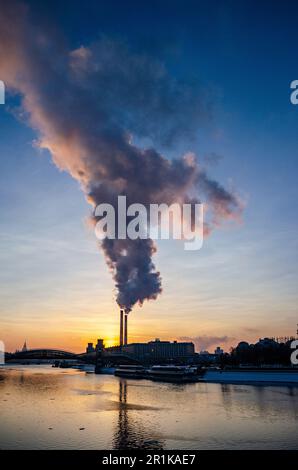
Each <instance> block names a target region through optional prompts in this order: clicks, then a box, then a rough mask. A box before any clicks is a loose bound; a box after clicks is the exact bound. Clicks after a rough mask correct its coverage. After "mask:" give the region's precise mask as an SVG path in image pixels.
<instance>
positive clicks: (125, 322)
mask: <svg viewBox="0 0 298 470" xmlns="http://www.w3.org/2000/svg"><path fill="white" fill-rule="evenodd" d="M127 319H128V313H125V315H124V344H127Z"/></svg>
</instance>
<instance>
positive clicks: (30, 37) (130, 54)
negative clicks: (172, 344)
mask: <svg viewBox="0 0 298 470" xmlns="http://www.w3.org/2000/svg"><path fill="white" fill-rule="evenodd" d="M0 70H1V79H2V80H4V81H5V83H6V85H7V86H8V87H9V88H10V90H11V91H12V92H14V93H16V94H17V95H19V96H20V97H21V107H20V112H19V114H20V117H21V118H22V119H24V120H26V121H27V122H29V124H30V125H31V126H32V127H33V128H34V129H35V130H36V131H37V133H38V145H39V146H40V148H42V149H47V150H48V151H49V152H50V154H51V156H52V159H53V161H54V163H55V164H56V165H57V167H58V168H59V169H61V170H65V171H67V172H68V173H70V174H71V176H72V177H73V178H75V179H76V180H78V181H79V183H80V185H81V187H82V190H83V191H84V193H85V195H86V197H87V199H88V201H89V202H90V203H91V204H92V205H93V207H95V206H97V205H98V204H100V203H102V202H104V203H108V202H110V203H111V204H113V205H114V206H115V201H116V199H117V196H118V195H126V196H127V200H128V202H129V203H134V202H138V203H142V204H144V205H146V206H147V205H148V204H150V203H167V204H171V203H173V202H179V203H183V202H188V201H197V200H203V201H206V203H207V207H208V211H209V218H208V223H206V225H205V233H209V232H210V231H212V229H213V228H214V227H217V226H219V225H220V224H221V223H222V222H223V221H224V220H225V219H232V218H235V217H238V216H239V214H240V212H241V207H240V205H239V203H238V200H237V198H236V197H235V195H234V194H232V193H230V192H228V191H227V190H225V189H224V188H223V187H222V186H221V185H220V184H219V183H217V182H216V181H214V180H212V179H210V178H209V176H208V175H207V173H206V171H205V170H204V169H203V168H201V167H200V165H199V164H198V162H197V160H196V158H195V156H194V155H192V154H187V155H185V156H183V157H182V158H177V159H174V160H173V159H171V160H170V159H167V158H166V157H165V156H164V155H163V154H161V153H160V152H159V151H157V150H156V148H163V149H165V148H167V147H168V146H170V145H173V144H176V143H177V142H179V141H180V140H181V139H186V138H187V139H188V141H189V142H191V139H192V138H193V137H194V135H195V133H196V131H197V129H198V126H200V124H201V123H202V122H203V121H204V120H205V119H206V118H208V113H209V111H208V106H207V105H206V104H205V100H204V96H203V95H204V94H203V93H202V91H200V90H199V89H197V88H196V87H194V86H191V85H189V84H187V83H181V82H179V81H177V80H176V79H174V78H172V77H171V76H170V75H169V73H168V72H167V70H166V69H165V67H164V66H163V65H162V64H161V63H159V62H158V61H156V60H154V59H152V58H151V57H148V56H146V55H145V54H140V53H137V52H135V51H133V50H131V49H130V48H129V47H128V46H127V45H123V44H122V43H119V42H115V41H111V40H110V39H107V38H102V39H101V40H99V41H98V42H97V43H95V44H91V45H89V46H88V47H87V46H86V47H85V46H81V47H79V48H77V49H75V50H71V49H70V48H68V47H67V45H66V44H65V42H64V38H62V37H61V35H60V33H58V32H57V31H53V30H52V29H49V30H48V31H45V30H40V29H38V27H37V26H36V22H35V23H34V24H33V23H32V22H31V21H30V11H28V9H27V7H26V6H24V5H23V4H20V3H15V2H13V1H12V2H6V4H5V5H1V11H0ZM136 142H138V145H137V143H136ZM145 142H146V145H145ZM154 144H155V148H153V145H154ZM102 249H103V251H104V254H105V257H106V260H107V264H108V266H109V267H110V269H111V271H112V273H113V277H114V280H115V284H116V288H117V291H118V295H117V302H118V304H119V305H120V306H121V307H123V308H125V309H126V310H127V311H129V310H130V309H131V308H132V307H133V305H135V304H136V303H140V304H142V303H143V301H144V300H145V299H155V298H156V297H157V295H158V294H159V293H160V292H161V279H160V274H159V273H158V272H156V270H155V266H154V264H153V262H152V255H153V253H154V252H155V250H156V248H155V245H154V243H153V241H152V240H141V239H139V240H108V239H106V240H104V241H103V242H102Z"/></svg>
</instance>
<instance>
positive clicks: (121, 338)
mask: <svg viewBox="0 0 298 470" xmlns="http://www.w3.org/2000/svg"><path fill="white" fill-rule="evenodd" d="M123 314H124V312H123V310H120V346H123Z"/></svg>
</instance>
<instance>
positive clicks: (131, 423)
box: [113, 379, 163, 450]
mask: <svg viewBox="0 0 298 470" xmlns="http://www.w3.org/2000/svg"><path fill="white" fill-rule="evenodd" d="M128 389H129V385H128V383H127V380H126V379H120V380H119V402H118V406H119V410H118V423H117V429H116V432H115V435H114V438H113V448H114V449H159V450H162V449H163V444H162V442H160V441H158V440H156V439H150V435H151V436H152V435H153V432H151V433H150V429H148V428H146V429H145V428H144V426H143V425H142V423H141V420H140V419H138V420H137V419H135V418H133V411H132V410H130V408H129V406H128Z"/></svg>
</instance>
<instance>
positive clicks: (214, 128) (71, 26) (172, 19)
mask: <svg viewBox="0 0 298 470" xmlns="http://www.w3.org/2000/svg"><path fill="white" fill-rule="evenodd" d="M1 3H2V2H1ZM26 3H27V5H28V6H29V8H30V13H29V16H30V25H32V28H34V27H35V25H38V26H39V28H40V29H41V30H43V28H45V29H46V30H47V31H48V30H50V31H51V35H52V36H51V37H53V36H54V37H56V38H58V43H59V44H60V39H59V38H60V35H61V37H63V38H64V39H63V41H64V40H65V41H66V42H67V44H68V46H67V47H68V48H69V50H77V49H79V48H80V47H81V46H84V47H88V46H89V44H90V43H93V42H96V41H98V40H100V39H102V38H105V40H108V41H117V43H125V44H128V45H129V47H130V48H131V49H132V50H133V51H134V53H135V54H142V56H143V55H144V56H145V57H150V60H151V61H157V62H158V63H160V64H163V66H164V67H165V68H166V70H167V71H168V72H169V74H170V75H171V76H172V77H174V79H177V80H185V81H187V82H189V83H191V84H194V90H197V88H196V87H197V84H198V86H199V90H200V91H199V95H200V96H201V94H202V95H203V102H204V103H207V104H208V112H207V113H206V115H205V114H204V113H202V119H201V122H199V123H198V125H197V128H196V129H195V136H196V137H195V139H191V138H189V136H188V134H187V132H185V135H184V134H183V133H182V137H181V136H180V139H179V143H177V145H171V146H170V145H169V146H166V145H164V144H163V145H162V144H161V143H160V142H158V141H157V142H153V145H154V147H155V148H156V149H157V150H158V151H159V152H161V154H162V155H165V156H166V157H167V158H169V159H173V158H175V157H179V156H181V155H183V154H185V153H188V152H192V153H194V154H196V155H197V157H198V160H199V162H200V161H201V162H202V164H204V166H205V167H206V168H207V171H208V174H209V175H211V176H212V178H214V179H215V180H217V181H219V182H220V183H221V184H223V185H224V187H225V188H228V189H229V190H231V191H233V192H236V193H237V195H238V196H239V198H240V199H241V201H242V203H243V204H244V206H245V207H244V211H243V214H242V221H236V222H234V223H230V222H228V223H226V224H222V226H221V227H219V228H218V229H217V230H214V231H213V232H212V234H211V235H210V236H209V237H208V238H206V239H205V240H204V245H203V248H202V249H201V250H200V251H196V252H191V251H190V252H187V251H184V249H183V243H182V242H180V241H166V240H164V241H159V242H157V248H158V250H157V253H156V254H155V255H154V263H155V265H156V268H157V269H158V271H160V273H161V277H162V286H163V292H162V294H161V295H160V296H159V297H158V298H157V299H156V300H151V301H149V302H145V303H144V305H143V306H142V307H139V306H136V307H135V308H134V309H133V311H132V312H131V313H130V315H129V341H130V342H137V341H149V340H151V339H154V338H156V337H157V338H160V339H163V340H174V339H175V340H176V339H177V340H193V341H194V342H195V344H196V348H197V350H198V351H199V350H201V349H209V350H210V351H212V350H213V349H214V348H215V347H216V346H219V345H220V346H222V347H223V348H224V349H225V350H228V349H229V348H230V346H232V345H235V344H237V342H239V341H240V340H247V341H253V342H255V341H256V340H257V339H258V338H259V337H264V336H281V335H291V334H294V333H295V332H296V323H297V318H298V316H297V305H298V298H297V297H298V296H297V285H298V262H297V261H298V256H297V253H298V249H297V248H298V246H297V229H298V210H297V209H298V202H297V201H298V185H297V171H298V152H297V149H298V133H297V124H298V106H294V105H292V104H291V102H290V92H291V91H290V83H291V82H292V80H295V79H298V69H297V59H296V57H297V51H296V44H297V23H296V19H297V13H298V11H297V10H298V5H297V4H296V5H294V3H293V2H291V1H288V2H287V1H285V2H282V3H281V2H272V1H268V2H267V1H261V2H257V1H241V2H236V1H221V2H217V1H209V2H200V1H190V0H186V1H183V2H182V1H175V0H172V1H166V0H165V1H150V2H137V1H135V2H134V1H130V0H126V1H125V2H122V1H120V0H119V1H116V0H110V1H109V2H108V1H88V2H82V1H79V0H77V1H76V0H75V1H65V2H64V4H63V6H62V5H61V3H60V2H58V1H51V2H50V1H43V2H38V1H28V2H26ZM277 3H278V4H277ZM0 10H1V8H0ZM294 10H295V11H294ZM294 13H295V14H294ZM3 21H4V20H3V18H2V19H1V12H0V38H1V28H2V27H3V25H4V23H3ZM16 28H18V23H16ZM0 48H1V43H0ZM14 53H15V54H17V51H14ZM52 53H53V54H55V48H53V51H52ZM3 60H4V59H3V54H2V57H1V54H0V80H3V81H4V82H6V77H8V75H9V73H11V72H10V68H9V67H10V65H9V66H8V65H7V70H6V71H5V77H4V76H2V75H1V74H2V70H4V68H3V66H5V64H4V62H3ZM12 60H13V59H12V57H11V51H8V52H7V63H8V62H9V61H12ZM1 61H2V62H1ZM152 63H155V62H152ZM9 78H10V77H9ZM114 78H115V80H117V76H116V77H114ZM53 85H55V86H56V87H59V83H55V84H53ZM153 86H154V84H153ZM156 86H158V83H157V85H156ZM65 93H67V90H65ZM107 93H108V90H107ZM55 96H56V95H55V91H52V99H53V100H55ZM197 96H198V94H195V95H194V100H195V99H197ZM25 98H26V97H25ZM70 99H71V98H70ZM144 100H146V97H144ZM20 105H21V96H20V94H19V93H18V92H14V93H12V89H10V87H7V93H6V104H5V105H0V136H1V139H0V155H1V171H0V262H1V270H0V340H3V341H4V343H5V344H6V349H7V350H8V351H11V350H15V349H16V348H20V347H21V346H22V344H23V342H24V341H25V339H26V340H27V343H28V346H29V347H30V348H34V347H57V348H61V349H66V350H72V351H76V352H80V351H83V350H84V349H85V346H86V343H87V342H88V341H94V342H95V341H96V339H97V338H104V339H105V341H106V344H107V345H112V344H116V343H117V341H118V334H119V332H118V329H119V328H118V324H119V308H118V306H117V304H116V301H115V296H116V292H115V287H114V282H113V279H112V276H111V273H110V272H109V270H108V268H107V266H106V262H105V259H104V257H103V255H102V253H101V251H100V249H99V248H98V246H97V241H96V238H95V235H94V231H93V229H92V228H90V224H88V223H87V217H88V215H90V212H91V206H90V205H89V204H88V202H87V201H86V198H85V196H84V194H83V192H82V190H81V188H80V185H79V183H78V181H77V180H75V179H73V178H72V177H71V176H70V175H69V173H68V172H66V171H61V170H60V169H58V168H57V166H56V165H55V164H54V163H53V161H52V159H51V155H50V152H49V151H48V150H44V149H40V148H39V146H38V145H37V143H36V142H37V140H38V139H39V137H40V136H39V129H38V126H36V125H33V124H32V123H31V124H30V121H29V119H28V117H27V116H26V115H24V113H23V112H22V109H21V108H20ZM38 105H39V104H38ZM38 105H36V106H38ZM32 106H33V105H32ZM62 106H65V103H61V107H62ZM62 112H63V109H62V108H61V113H62ZM80 114H81V116H82V117H84V114H86V118H87V117H88V109H85V108H82V109H80ZM156 119H157V121H158V119H159V117H158V116H156ZM160 120H161V121H162V119H161V118H160ZM188 120H189V121H191V120H192V112H191V109H189V113H188V110H187V109H186V111H185V110H184V112H183V113H181V116H179V123H180V121H181V126H184V122H185V123H187V121H188ZM191 124H192V123H191V122H190V123H189V125H191ZM179 125H180V124H179ZM127 130H128V131H130V129H129V128H128V129H127ZM131 132H132V137H134V134H133V131H131ZM135 138H136V141H137V142H138V145H140V146H141V145H146V136H144V139H143V140H142V139H141V138H139V137H138V136H135ZM150 143H151V142H150Z"/></svg>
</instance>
